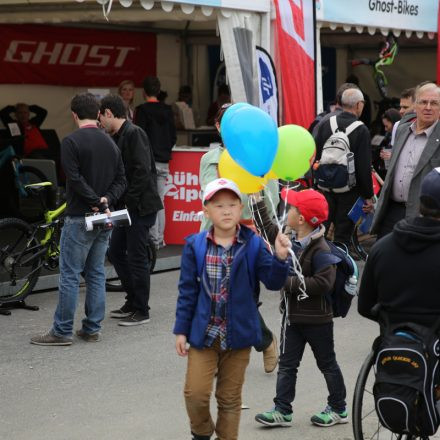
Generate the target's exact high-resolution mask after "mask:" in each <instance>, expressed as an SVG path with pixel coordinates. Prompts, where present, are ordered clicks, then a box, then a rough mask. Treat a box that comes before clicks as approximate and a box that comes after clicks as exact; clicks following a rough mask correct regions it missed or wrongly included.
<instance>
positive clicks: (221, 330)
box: [205, 226, 243, 350]
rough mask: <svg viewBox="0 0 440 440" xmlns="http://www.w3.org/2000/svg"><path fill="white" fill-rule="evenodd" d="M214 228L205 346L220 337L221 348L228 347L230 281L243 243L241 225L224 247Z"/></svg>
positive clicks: (208, 259)
mask: <svg viewBox="0 0 440 440" xmlns="http://www.w3.org/2000/svg"><path fill="white" fill-rule="evenodd" d="M213 232H214V231H213V228H211V230H210V231H209V232H208V234H207V236H206V238H207V240H208V248H207V252H206V259H205V262H206V272H207V274H208V278H209V282H210V287H211V300H212V301H211V319H210V321H209V325H208V328H207V329H206V336H205V346H206V347H211V346H212V344H213V342H214V341H215V340H216V339H217V338H219V339H220V348H221V349H222V350H226V349H227V342H226V324H227V318H226V304H227V302H228V294H229V281H230V276H231V267H232V261H233V260H234V255H235V254H236V252H237V250H238V249H239V247H240V246H241V244H242V243H243V241H242V240H241V239H240V238H239V233H240V226H238V227H237V233H236V235H235V238H234V241H233V243H232V245H231V246H229V247H228V248H224V247H223V246H221V245H219V244H217V243H216V242H215V239H214V233H213Z"/></svg>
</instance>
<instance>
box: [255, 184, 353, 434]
mask: <svg viewBox="0 0 440 440" xmlns="http://www.w3.org/2000/svg"><path fill="white" fill-rule="evenodd" d="M281 198H282V199H283V200H284V201H285V202H286V204H287V205H289V209H288V213H287V226H286V229H285V231H284V233H285V234H286V235H288V236H289V235H290V237H291V241H292V249H293V251H294V252H295V255H296V257H297V259H298V260H299V264H300V265H301V271H302V277H303V280H302V279H301V278H302V277H301V276H299V275H298V274H297V273H296V272H295V271H294V270H293V268H291V271H290V275H289V277H288V278H287V280H286V283H285V284H284V288H283V289H282V291H281V293H282V299H281V310H282V313H283V318H282V330H281V355H280V360H279V366H278V376H277V385H276V396H275V398H274V403H275V407H274V408H273V409H272V410H270V411H266V412H263V413H260V414H257V415H256V416H255V420H256V421H257V422H259V423H262V424H264V425H267V426H291V424H292V402H293V400H294V398H295V386H296V377H297V372H298V367H299V364H300V362H301V359H302V356H303V353H304V348H305V346H306V344H307V343H308V344H309V345H310V347H311V349H312V351H313V354H314V356H315V359H316V363H317V365H318V368H319V369H320V370H321V372H322V374H323V375H324V378H325V381H326V383H327V388H328V392H329V396H328V399H327V406H326V408H325V409H324V410H323V411H322V412H320V413H317V414H315V415H314V416H312V418H311V422H312V423H313V424H315V425H318V426H333V425H335V424H338V423H347V422H348V417H347V411H346V402H345V397H346V390H345V385H344V378H343V376H342V373H341V370H340V368H339V366H338V363H337V362H336V355H335V351H334V338H333V312H332V306H331V304H330V303H328V302H327V301H326V294H327V293H328V292H330V291H331V289H332V288H333V285H334V283H335V279H336V266H335V265H334V262H335V260H334V258H333V255H332V253H331V251H330V247H329V245H328V243H327V241H326V240H325V238H324V236H325V227H324V225H322V223H323V222H324V221H325V220H327V217H328V204H327V201H326V199H325V197H324V196H323V195H322V194H321V193H319V192H318V191H315V190H313V189H307V190H304V191H299V192H297V191H294V190H292V189H290V190H289V189H287V188H284V189H283V191H282V192H281ZM254 210H255V211H256V212H255V218H256V222H257V227H258V228H259V229H260V231H262V232H263V233H265V234H266V235H267V238H268V240H269V241H270V242H271V243H273V242H274V238H275V237H276V236H277V234H278V232H279V228H278V226H277V225H276V224H274V223H272V221H271V220H270V217H269V215H268V213H267V210H266V207H265V205H264V203H263V202H262V201H261V200H259V198H258V197H257V203H256V204H255V205H254ZM315 268H316V270H315ZM304 287H305V288H304Z"/></svg>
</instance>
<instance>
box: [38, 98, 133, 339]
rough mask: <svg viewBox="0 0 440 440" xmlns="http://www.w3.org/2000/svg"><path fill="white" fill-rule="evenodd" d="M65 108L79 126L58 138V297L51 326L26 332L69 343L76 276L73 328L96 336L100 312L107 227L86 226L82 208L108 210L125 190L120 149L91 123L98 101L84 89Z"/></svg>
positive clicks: (102, 309) (94, 120) (86, 336)
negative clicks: (63, 197)
mask: <svg viewBox="0 0 440 440" xmlns="http://www.w3.org/2000/svg"><path fill="white" fill-rule="evenodd" d="M70 108H71V110H72V115H73V119H74V121H75V123H76V124H77V125H78V127H79V129H78V130H76V131H74V132H73V133H71V134H70V135H68V136H66V137H65V138H64V139H63V141H62V143H61V163H62V166H63V169H64V172H65V174H66V191H67V208H66V216H65V219H64V226H63V229H62V233H61V239H60V280H59V300H58V306H57V309H56V311H55V316H54V323H53V326H52V329H51V330H49V332H47V333H46V334H43V335H40V336H35V337H33V338H31V343H32V344H36V345H71V344H72V335H73V318H74V314H75V310H76V306H77V301H78V293H79V282H80V276H81V274H82V273H83V274H84V278H85V280H86V300H85V314H86V316H85V318H84V319H83V321H82V328H81V329H79V330H78V331H77V332H76V334H77V336H78V337H80V338H81V339H83V340H85V341H87V342H96V341H98V340H99V338H100V330H101V321H102V320H103V319H104V312H105V271H104V260H105V253H106V251H107V247H108V240H109V235H110V231H108V230H102V229H97V230H93V231H86V227H85V220H84V214H85V213H87V212H90V211H95V212H98V211H101V212H103V211H106V212H110V211H109V207H110V206H112V205H115V204H116V203H117V201H118V200H119V198H120V197H121V196H122V194H123V193H124V191H125V188H126V179H125V171H124V165H123V163H122V158H121V153H120V151H119V149H118V147H117V146H116V145H115V143H114V142H113V141H112V139H111V138H110V137H109V136H108V135H106V134H105V133H103V132H102V131H101V130H99V129H98V127H97V118H98V113H99V105H98V102H97V100H96V99H95V97H94V96H93V95H91V94H90V93H82V94H80V95H77V96H75V97H74V98H73V99H72V102H71V107H70Z"/></svg>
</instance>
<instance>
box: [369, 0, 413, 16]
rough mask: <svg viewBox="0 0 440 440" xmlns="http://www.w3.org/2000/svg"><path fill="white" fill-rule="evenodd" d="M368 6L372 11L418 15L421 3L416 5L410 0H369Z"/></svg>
mask: <svg viewBox="0 0 440 440" xmlns="http://www.w3.org/2000/svg"><path fill="white" fill-rule="evenodd" d="M368 8H369V9H370V11H375V12H384V13H387V14H393V13H397V14H400V15H418V14H419V5H414V4H411V3H410V2H408V0H399V1H394V0H391V1H383V0H369V1H368Z"/></svg>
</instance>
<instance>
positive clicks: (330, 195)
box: [313, 88, 373, 247]
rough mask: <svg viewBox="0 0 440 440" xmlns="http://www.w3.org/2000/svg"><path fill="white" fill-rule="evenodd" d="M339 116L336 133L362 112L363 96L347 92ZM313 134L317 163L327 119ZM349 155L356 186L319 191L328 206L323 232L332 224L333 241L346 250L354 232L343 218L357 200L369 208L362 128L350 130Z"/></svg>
mask: <svg viewBox="0 0 440 440" xmlns="http://www.w3.org/2000/svg"><path fill="white" fill-rule="evenodd" d="M341 104H342V112H340V113H339V114H338V115H337V116H336V122H337V125H338V129H339V130H343V131H345V129H346V128H347V127H348V126H349V125H350V124H352V123H353V122H355V121H356V120H358V118H359V115H360V114H361V113H362V109H363V108H364V102H363V95H362V92H361V91H360V90H359V89H358V88H348V89H346V90H345V91H344V92H343V93H342V97H341ZM316 128H317V130H316V131H315V132H314V133H313V137H314V139H315V142H316V160H317V161H319V160H320V159H321V155H322V150H323V146H324V144H325V143H326V141H327V140H328V138H329V137H330V136H331V135H332V129H331V124H330V119H328V120H326V121H323V122H322V123H320V124H319V125H318V126H317V127H316ZM348 139H349V141H350V151H351V152H352V153H353V154H354V164H355V174H356V185H355V186H354V187H353V188H351V189H350V190H349V191H347V192H336V191H333V190H327V191H323V193H324V195H325V198H326V199H327V202H328V205H329V217H328V221H327V224H326V230H327V231H328V229H329V228H328V227H329V226H330V224H331V223H333V224H334V227H335V232H334V239H335V241H339V242H342V243H345V244H346V245H347V246H348V247H349V246H350V237H351V234H352V231H353V228H354V224H353V222H352V221H351V220H350V218H349V217H347V214H348V212H349V211H350V209H351V207H352V206H353V204H354V203H355V201H356V199H357V198H358V197H359V196H360V197H362V198H363V199H364V200H365V210H370V209H371V208H372V205H373V201H372V197H373V182H372V178H371V145H370V133H369V132H368V129H367V127H366V126H365V125H363V124H362V125H361V126H359V127H357V128H356V129H355V130H353V131H352V132H351V133H350V134H349V135H348Z"/></svg>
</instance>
